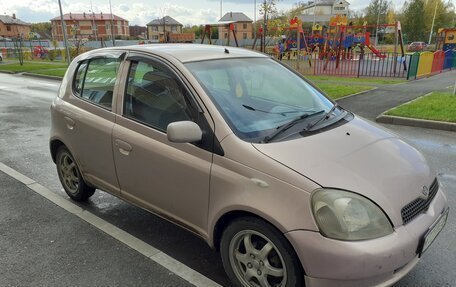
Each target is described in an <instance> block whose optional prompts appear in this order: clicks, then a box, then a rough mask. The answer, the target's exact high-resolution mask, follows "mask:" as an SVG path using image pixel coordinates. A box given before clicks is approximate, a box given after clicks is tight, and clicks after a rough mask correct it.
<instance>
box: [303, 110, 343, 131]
mask: <svg viewBox="0 0 456 287" xmlns="http://www.w3.org/2000/svg"><path fill="white" fill-rule="evenodd" d="M338 106H339V105H338V104H337V103H335V104H334V106H333V107H332V108H331V109H330V110H329V112H327V113H326V114H325V115H324V116H323V117H322V118H321V119H319V120H318V121H316V122H314V123H313V124H309V125H308V126H307V127H306V128H305V129H304V130H305V131H309V130H311V129H312V128H313V127H315V126H316V125H318V124H319V123H321V122H322V121H326V120H327V119H329V117H330V115H331V114H332V113H333V112H334V111H335V110H336V108H337V107H338Z"/></svg>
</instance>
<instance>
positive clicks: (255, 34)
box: [253, 0, 257, 39]
mask: <svg viewBox="0 0 456 287" xmlns="http://www.w3.org/2000/svg"><path fill="white" fill-rule="evenodd" d="M256 30H257V29H256V0H253V39H256V37H257V31H256Z"/></svg>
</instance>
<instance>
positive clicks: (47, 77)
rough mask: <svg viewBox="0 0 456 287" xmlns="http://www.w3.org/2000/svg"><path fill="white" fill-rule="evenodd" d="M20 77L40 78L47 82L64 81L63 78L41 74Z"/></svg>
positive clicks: (25, 74) (26, 74) (26, 73)
mask: <svg viewBox="0 0 456 287" xmlns="http://www.w3.org/2000/svg"><path fill="white" fill-rule="evenodd" d="M18 74H19V75H22V76H27V77H34V78H40V79H46V80H54V81H62V79H63V78H62V77H57V76H49V75H40V74H34V73H28V72H24V73H18Z"/></svg>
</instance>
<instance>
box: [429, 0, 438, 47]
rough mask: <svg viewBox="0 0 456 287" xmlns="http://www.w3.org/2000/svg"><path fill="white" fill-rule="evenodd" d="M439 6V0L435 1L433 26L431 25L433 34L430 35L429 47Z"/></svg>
mask: <svg viewBox="0 0 456 287" xmlns="http://www.w3.org/2000/svg"><path fill="white" fill-rule="evenodd" d="M438 6H439V1H438V0H435V9H434V17H432V25H431V32H430V33H429V41H428V45H431V40H432V32H433V31H434V23H435V16H436V14H437V7H438Z"/></svg>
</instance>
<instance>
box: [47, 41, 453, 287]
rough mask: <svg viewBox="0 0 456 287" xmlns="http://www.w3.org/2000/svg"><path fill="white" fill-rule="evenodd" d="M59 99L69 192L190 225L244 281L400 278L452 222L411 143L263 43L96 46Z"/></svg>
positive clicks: (54, 133)
mask: <svg viewBox="0 0 456 287" xmlns="http://www.w3.org/2000/svg"><path fill="white" fill-rule="evenodd" d="M51 111H52V129H51V137H50V149H51V154H52V159H53V160H54V162H55V163H56V165H57V171H58V175H59V178H60V181H61V183H62V185H63V187H64V189H65V191H66V192H67V194H68V195H69V196H70V197H71V198H72V199H74V200H76V201H82V200H87V199H88V198H89V197H90V196H92V195H93V193H94V191H95V189H101V190H104V191H107V192H109V193H111V194H113V195H115V196H118V197H120V198H122V199H124V200H126V201H128V202H130V203H133V204H135V205H137V206H139V207H141V208H144V209H146V210H148V211H150V212H153V213H155V214H157V215H159V216H161V217H163V218H165V219H167V220H169V221H172V222H174V223H176V224H178V225H180V226H182V227H183V228H186V229H188V230H190V231H192V232H194V233H195V234H196V235H198V236H200V237H201V238H203V239H204V240H205V241H207V242H208V244H209V245H210V246H211V247H213V248H216V249H218V250H220V253H221V258H222V261H223V265H224V267H225V270H226V272H227V274H228V276H229V277H230V279H231V280H232V282H233V284H234V285H236V286H261V287H266V286H268V287H269V286H387V285H391V284H393V283H394V282H396V281H398V280H399V279H400V278H402V277H403V276H405V275H406V274H407V273H408V272H409V271H410V270H411V269H412V268H413V267H414V266H415V265H416V264H417V262H418V261H419V259H420V257H421V255H422V254H423V252H424V251H426V249H427V248H428V247H429V245H430V244H431V243H432V242H433V240H434V239H435V238H436V236H437V235H438V233H439V232H440V231H441V230H442V228H443V227H444V225H445V223H446V219H447V215H448V206H447V200H446V197H445V195H444V193H443V191H442V188H441V187H440V185H439V183H438V181H437V179H436V174H435V173H434V172H433V171H432V170H431V169H430V168H429V166H428V164H427V163H426V160H425V159H424V157H423V156H422V155H421V154H420V153H419V152H418V151H417V150H415V149H414V148H412V147H411V146H409V145H408V144H406V143H405V142H404V141H403V140H402V139H401V138H399V137H398V136H396V135H394V134H392V133H391V132H388V131H386V130H384V129H382V128H380V127H378V126H376V125H374V124H373V123H370V122H367V121H366V120H363V119H361V118H359V117H357V116H356V115H354V114H352V113H351V112H349V111H347V110H345V109H343V108H342V107H340V106H338V105H337V104H335V103H334V102H333V101H331V100H329V99H328V98H327V97H326V96H324V94H323V93H322V92H321V91H320V90H318V89H317V88H316V87H314V86H313V85H312V84H310V83H309V82H307V81H306V80H305V79H304V78H303V77H302V76H301V75H299V74H298V73H296V72H295V71H293V70H291V69H289V68H288V67H286V66H284V65H282V64H281V63H278V62H276V61H275V60H273V59H271V58H269V57H267V56H265V55H263V54H259V53H256V52H252V51H248V50H243V49H237V48H232V47H228V48H225V47H220V46H205V45H146V46H131V47H123V48H108V49H98V50H95V51H91V52H88V53H85V54H83V55H81V56H79V57H77V58H76V59H74V61H73V62H72V64H71V65H70V67H69V69H68V71H67V73H66V75H65V78H64V79H63V82H62V85H61V87H60V92H59V95H58V97H56V98H55V100H54V102H53V104H52V107H51Z"/></svg>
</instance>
